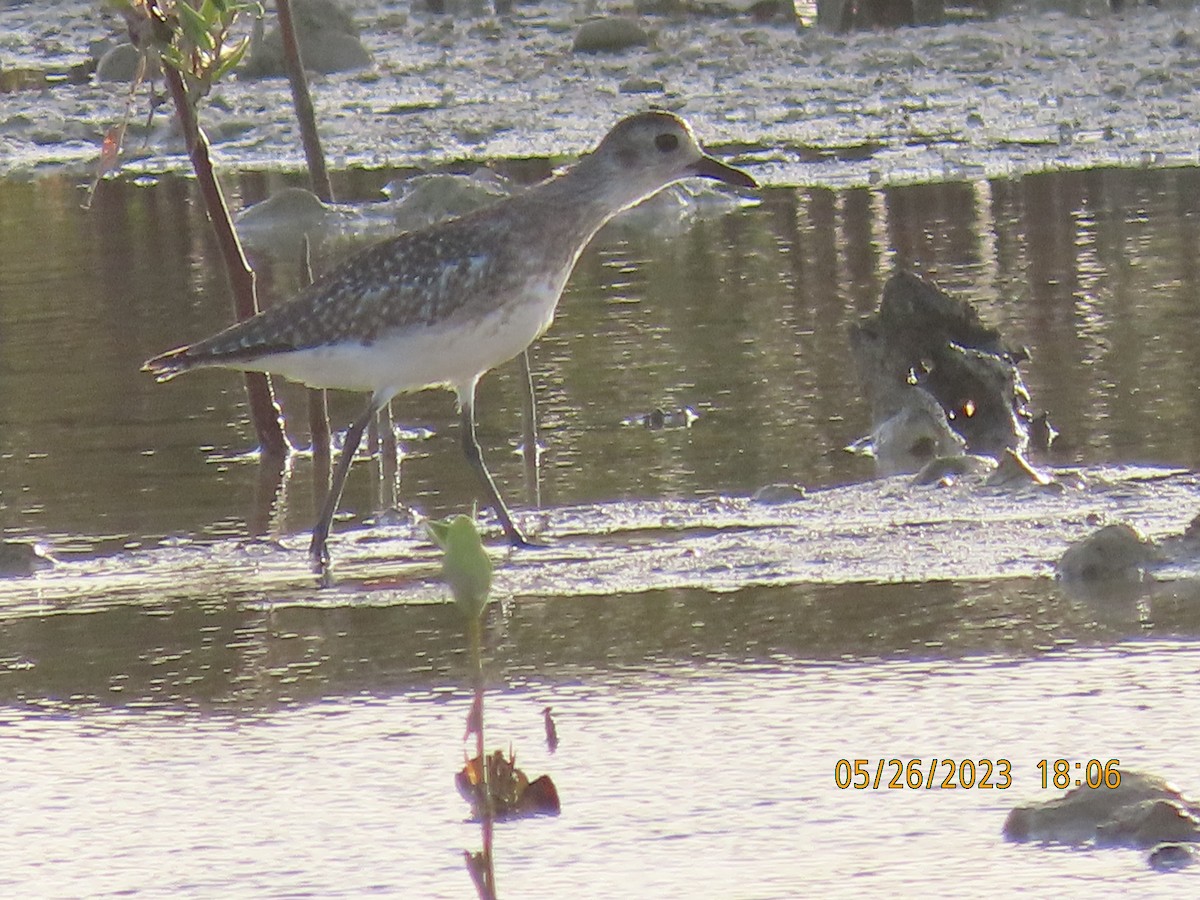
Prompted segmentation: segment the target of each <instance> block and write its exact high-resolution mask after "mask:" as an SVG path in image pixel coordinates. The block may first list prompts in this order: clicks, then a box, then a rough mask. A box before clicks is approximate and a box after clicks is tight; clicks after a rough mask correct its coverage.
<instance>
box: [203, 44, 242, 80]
mask: <svg viewBox="0 0 1200 900" xmlns="http://www.w3.org/2000/svg"><path fill="white" fill-rule="evenodd" d="M249 46H250V38H248V37H244V38H242V39H241V40H240V41H238V42H237V43H236V44H234V45H233V47H231V48H230V49H228V50H226V51H225V52H224V53H222V54H221V61H220V62H219V63H218V64H217V66H216V68H215V69H213V71H212V75H211V76H210V77H211V79H212V80H213V82H217V81H220V80H221V79H222V78H223V77H224V76H225V75H226V74H227V73H228V72H230V71H231V70H233V69H236V68H237V67H238V65H239V64H240V63H241V61H242V57H243V56H245V55H246V50H247V48H249Z"/></svg>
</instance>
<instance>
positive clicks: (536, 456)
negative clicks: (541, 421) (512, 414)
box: [518, 347, 542, 509]
mask: <svg viewBox="0 0 1200 900" xmlns="http://www.w3.org/2000/svg"><path fill="white" fill-rule="evenodd" d="M518 359H520V361H521V381H522V382H523V383H524V386H525V397H524V398H523V399H524V402H523V403H522V404H521V407H522V415H521V418H522V419H523V420H524V421H523V425H524V431H525V435H524V441H523V443H524V447H525V453H524V457H525V482H526V487H527V488H528V489H529V495H530V498H531V499H532V501H533V505H534V507H535V508H536V509H541V508H542V478H541V465H540V463H541V459H540V456H541V450H540V448H539V447H538V427H537V399H536V397H535V396H534V393H533V369H532V367H531V366H530V365H529V348H528V347H526V348H525V352H524V353H522V354H521V355H520V356H519V357H518Z"/></svg>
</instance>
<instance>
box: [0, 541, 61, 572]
mask: <svg viewBox="0 0 1200 900" xmlns="http://www.w3.org/2000/svg"><path fill="white" fill-rule="evenodd" d="M55 562H56V560H55V559H54V557H53V556H51V555H50V554H49V553H47V552H46V548H45V547H43V546H42V545H41V544H27V543H24V542H22V541H0V578H4V577H12V576H16V577H19V576H23V575H33V574H34V573H35V572H40V571H41V570H42V569H49V568H52V567H53V566H54V564H55Z"/></svg>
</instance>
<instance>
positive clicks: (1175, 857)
mask: <svg viewBox="0 0 1200 900" xmlns="http://www.w3.org/2000/svg"><path fill="white" fill-rule="evenodd" d="M1195 861H1196V855H1195V852H1194V851H1193V850H1192V848H1191V847H1188V846H1186V845H1185V844H1159V845H1158V846H1157V847H1155V848H1154V850H1152V851H1151V853H1150V858H1149V860H1148V862H1149V863H1150V868H1152V869H1157V870H1158V871H1160V872H1173V871H1175V870H1176V869H1185V868H1187V867H1188V866H1190V865H1191V864H1192V863H1194V862H1195Z"/></svg>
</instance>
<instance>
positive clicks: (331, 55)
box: [241, 0, 372, 78]
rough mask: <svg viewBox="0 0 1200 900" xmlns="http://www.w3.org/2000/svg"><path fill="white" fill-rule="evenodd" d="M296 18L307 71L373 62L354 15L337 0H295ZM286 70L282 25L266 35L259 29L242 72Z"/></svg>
mask: <svg viewBox="0 0 1200 900" xmlns="http://www.w3.org/2000/svg"><path fill="white" fill-rule="evenodd" d="M292 21H293V24H294V26H295V28H296V40H297V41H298V42H299V44H300V59H301V60H302V61H303V63H304V68H305V69H306V70H307V71H309V72H321V73H323V74H329V73H331V72H350V71H354V70H356V69H365V68H367V67H369V66H370V65H371V63H372V60H371V54H370V53H368V52H367V49H366V47H364V46H363V44H362V41H360V40H359V39H358V29H357V28H356V27H355V25H354V22H353V21H352V20H351V18H350V15H349V14H348V13H347V12H345V11H344V10H343V9H342V8H341V7H340V6H338V5H337V4H336V3H334V2H333V0H294V2H293V3H292ZM286 71H287V70H286V68H285V67H284V61H283V38H282V37H281V35H280V33H279V29H278V28H273V29H271V30H270V31H268V32H267V33H266V34H265V35H263V34H261V30H260V31H257V32H256V33H255V36H254V39H253V42H252V43H251V46H250V58H249V60H248V61H247V62H246V64H245V65H243V66H242V69H241V74H242V75H243V76H245V77H247V78H267V77H271V76H275V75H283V74H285V73H286Z"/></svg>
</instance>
